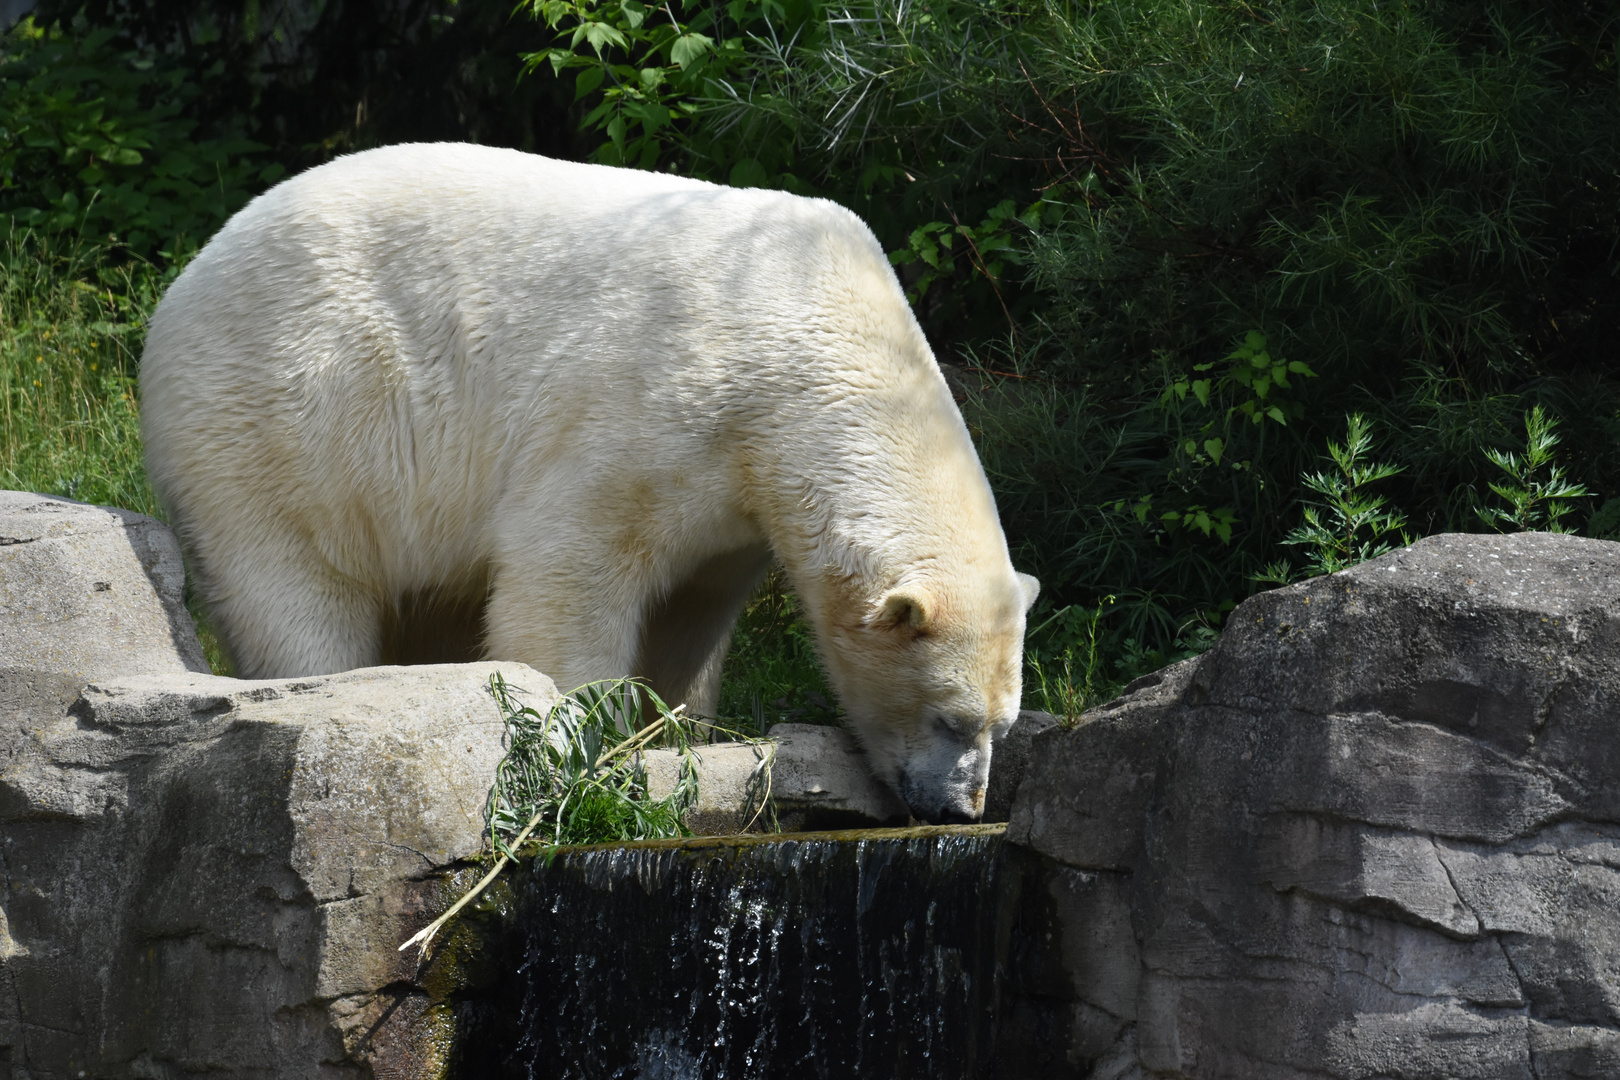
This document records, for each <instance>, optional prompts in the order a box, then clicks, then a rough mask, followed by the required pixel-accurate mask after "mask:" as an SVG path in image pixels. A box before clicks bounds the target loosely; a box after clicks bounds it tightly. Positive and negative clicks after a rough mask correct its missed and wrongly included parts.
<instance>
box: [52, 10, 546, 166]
mask: <svg viewBox="0 0 1620 1080" xmlns="http://www.w3.org/2000/svg"><path fill="white" fill-rule="evenodd" d="M76 17H77V18H82V20H83V21H84V23H85V25H88V26H90V27H94V28H105V29H111V30H113V31H115V32H116V34H117V35H118V38H117V39H118V40H119V41H120V42H122V43H124V44H125V45H127V46H129V47H139V48H140V49H142V50H145V51H149V52H151V53H154V54H156V55H161V56H164V57H167V58H170V59H171V60H172V62H173V63H175V64H176V65H178V66H181V67H184V68H186V69H187V70H189V71H193V72H217V74H216V75H215V76H214V77H213V79H212V83H213V88H212V91H211V94H210V99H209V101H208V102H207V103H206V106H207V107H206V108H205V110H204V112H203V115H204V116H205V118H207V119H210V120H215V121H226V120H238V119H239V120H242V121H245V122H246V124H247V128H246V130H247V133H248V134H249V135H250V136H251V137H252V138H254V139H256V140H258V141H259V142H262V143H264V144H266V145H268V146H269V147H271V149H272V152H273V153H274V155H275V157H276V159H277V160H279V161H281V162H282V163H283V164H284V165H286V166H287V167H288V168H289V169H291V170H293V171H296V170H298V169H301V168H305V167H307V166H309V165H314V164H319V163H320V162H322V161H325V160H327V159H329V158H331V157H333V156H334V155H336V154H338V153H344V152H347V151H351V150H357V149H365V148H367V147H371V146H380V145H384V144H387V143H398V142H413V141H439V140H466V141H470V142H479V143H486V144H490V145H496V146H515V147H519V148H521V149H525V150H535V151H538V152H541V153H546V154H551V155H553V156H560V157H574V156H577V148H576V136H575V130H574V129H575V127H576V125H577V116H571V115H570V113H569V101H570V100H571V92H570V90H569V88H567V87H564V86H562V85H560V84H558V83H557V82H556V81H555V80H551V79H545V80H533V79H530V80H520V78H519V76H520V74H521V72H522V70H523V63H522V59H521V55H522V54H523V53H525V52H529V51H532V50H535V49H540V48H543V47H544V46H545V45H546V43H547V42H548V41H549V39H550V34H549V33H548V32H547V31H545V29H544V28H543V27H540V26H538V25H536V24H535V23H534V22H533V20H531V19H527V18H523V17H516V18H515V17H514V16H513V4H512V3H511V2H510V0H377V2H372V0H299V2H297V3H293V2H288V0H43V2H42V3H41V5H40V7H39V9H38V10H37V12H36V20H37V21H38V22H39V23H40V24H41V25H45V24H47V23H50V22H53V21H57V20H61V21H63V22H68V21H71V20H73V19H74V18H76Z"/></svg>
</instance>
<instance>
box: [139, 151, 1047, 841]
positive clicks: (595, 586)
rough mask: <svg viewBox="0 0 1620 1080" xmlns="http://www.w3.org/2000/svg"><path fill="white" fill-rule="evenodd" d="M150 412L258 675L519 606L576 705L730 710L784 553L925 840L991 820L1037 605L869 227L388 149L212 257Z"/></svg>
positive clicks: (517, 644) (340, 664)
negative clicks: (985, 804) (746, 640)
mask: <svg viewBox="0 0 1620 1080" xmlns="http://www.w3.org/2000/svg"><path fill="white" fill-rule="evenodd" d="M141 394H142V409H143V423H144V430H145V435H146V446H147V460H148V464H149V468H150V471H151V475H152V480H153V483H154V484H155V485H156V487H157V489H158V491H159V493H160V495H161V497H162V498H163V500H164V503H165V505H166V506H167V507H168V508H169V510H170V512H171V514H172V516H173V519H174V521H175V522H176V525H177V527H178V529H179V531H180V534H181V537H182V540H183V541H184V543H185V544H186V547H187V550H188V552H189V554H190V556H191V560H192V568H193V571H194V573H195V575H196V578H197V580H198V582H199V585H200V587H201V589H202V592H203V596H204V598H205V600H206V601H207V603H208V606H209V609H210V611H211V614H212V616H213V619H214V621H215V625H216V626H217V628H218V629H219V631H220V632H221V635H222V637H223V639H224V641H225V643H226V645H227V648H228V650H229V652H230V654H231V655H232V657H233V658H234V660H235V662H236V664H237V666H238V670H239V672H240V673H241V674H242V675H243V676H248V677H255V678H265V677H278V676H293V675H313V674H322V673H327V672H333V671H341V670H346V669H349V668H355V667H362V666H366V665H369V664H374V663H377V662H379V660H380V659H382V648H383V646H382V635H383V630H382V627H383V624H384V622H385V619H386V617H387V616H388V614H389V613H390V612H391V611H393V610H394V607H395V605H396V604H398V603H399V601H400V598H401V597H404V596H407V595H411V594H431V593H433V592H434V591H435V590H438V591H441V592H445V593H454V592H456V591H457V590H462V591H466V590H478V589H482V588H484V587H485V584H484V583H485V582H486V581H487V588H488V608H487V614H486V623H485V626H486V636H485V638H484V649H485V652H486V653H487V655H488V656H490V657H492V658H499V659H511V660H521V661H526V662H527V663H529V664H531V665H533V666H534V667H536V668H538V669H540V670H542V671H544V672H546V673H547V674H548V675H550V676H551V677H552V678H553V679H555V680H556V682H557V683H558V684H559V685H562V686H573V685H577V684H580V683H583V682H586V681H588V680H592V679H601V678H606V677H610V676H618V675H623V674H626V673H630V672H636V671H638V670H640V672H641V673H643V674H646V673H648V671H649V670H651V671H653V672H655V674H656V676H657V677H656V678H655V683H656V682H659V681H661V682H662V683H663V685H662V686H661V689H663V690H665V691H667V692H669V693H671V694H673V695H675V696H676V698H677V699H684V700H687V701H689V702H690V703H691V704H692V705H693V707H694V708H699V709H703V708H710V707H712V706H713V704H714V701H713V694H714V692H715V688H716V687H717V685H718V682H717V680H718V674H719V660H720V658H721V657H722V656H723V655H724V652H725V647H726V641H727V640H728V638H729V634H730V629H731V623H732V622H733V621H734V620H735V617H736V614H737V609H738V607H739V606H740V604H741V603H742V601H743V599H744V598H745V597H746V594H747V592H748V590H749V589H750V588H751V587H752V585H753V583H754V581H755V580H757V577H758V575H759V573H760V571H761V570H762V569H763V568H764V566H765V565H766V552H767V551H769V552H771V553H774V555H775V556H776V557H777V558H778V559H780V560H781V562H782V563H783V565H784V566H785V567H786V570H787V572H788V574H789V576H790V578H791V580H792V581H793V583H794V585H795V587H796V588H797V590H798V591H799V593H800V594H801V596H802V597H803V600H804V602H805V606H806V609H807V611H808V613H809V616H810V619H811V622H812V623H813V625H814V626H815V629H816V631H817V634H818V639H819V642H820V645H821V649H822V652H823V656H824V659H825V661H826V664H827V667H828V671H829V673H830V676H831V678H832V681H833V684H834V686H835V688H836V690H837V691H838V693H839V695H840V698H841V699H842V701H843V703H844V705H845V707H846V709H847V710H848V711H849V713H850V716H851V718H852V719H853V721H854V723H855V726H856V729H857V731H858V732H859V733H860V734H861V736H862V738H863V740H864V742H865V745H866V746H867V748H868V751H869V753H870V755H871V758H872V761H873V764H874V768H875V770H876V771H877V773H878V774H879V775H880V776H882V777H883V778H885V779H886V780H888V781H889V782H890V783H891V784H894V785H895V786H896V787H897V788H898V789H899V790H900V791H901V793H902V794H903V795H905V796H906V798H907V800H908V801H909V802H910V803H911V805H912V806H913V808H914V810H915V811H916V812H917V813H918V814H919V816H923V817H928V818H930V819H937V818H939V817H942V816H943V817H975V816H977V812H978V804H979V802H980V801H981V800H982V797H983V787H984V782H985V777H986V774H987V770H988V767H989V755H990V749H989V747H990V741H989V740H990V736H991V734H992V733H994V732H995V731H997V730H999V729H1000V728H1002V727H1004V726H1005V725H1006V724H1008V723H1010V722H1011V721H1012V720H1013V719H1014V718H1015V717H1016V715H1017V709H1018V698H1019V688H1020V679H1019V674H1020V664H1021V641H1022V635H1023V618H1024V612H1025V610H1026V609H1027V605H1028V603H1029V602H1030V601H1032V600H1033V595H1032V593H1031V591H1030V587H1029V585H1027V584H1026V583H1021V582H1020V580H1019V577H1018V576H1016V575H1015V574H1014V572H1013V569H1012V566H1011V564H1010V563H1009V561H1008V557H1007V548H1006V542H1005V540H1004V539H1003V536H1002V533H1001V528H1000V525H999V523H998V521H997V518H996V512H995V506H994V503H993V501H992V498H991V494H990V489H989V486H988V485H987V484H986V482H985V478H984V474H983V471H982V469H981V468H980V466H979V462H978V459H977V457H976V455H975V454H974V451H973V447H972V445H971V443H970V441H969V439H968V434H967V431H966V429H965V428H964V426H963V423H962V420H961V417H960V415H959V414H958V412H957V410H956V408H955V405H954V403H953V402H952V401H951V397H950V394H949V392H948V390H947V388H946V385H945V382H944V380H943V379H942V378H941V376H940V373H939V370H938V367H937V366H936V365H935V363H934V360H933V358H932V356H931V355H930V353H929V350H928V347H927V344H926V343H925V341H924V339H923V335H922V333H921V331H920V330H919V328H918V326H917V324H916V321H915V320H914V319H913V318H912V316H911V313H910V310H909V308H908V307H907V305H906V302H905V299H904V296H903V295H902V293H901V291H900V287H899V285H898V283H897V282H896V280H895V278H894V275H893V273H892V271H891V270H890V268H889V265H888V262H887V260H886V259H885V258H884V255H883V252H882V250H881V249H880V247H879V245H878V244H877V242H876V240H875V238H874V237H873V236H872V234H871V232H870V230H868V229H867V228H866V227H865V225H864V224H862V222H861V221H860V220H859V219H857V218H856V217H855V215H853V214H851V213H849V212H848V211H846V210H844V209H842V208H840V207H838V206H835V205H833V204H832V203H828V202H824V201H820V200H811V199H803V198H798V197H795V196H791V195H786V194H782V193H779V192H771V191H758V190H749V191H744V190H733V189H729V188H724V187H718V186H714V185H710V184H705V183H700V182H697V181H693V180H687V179H681V178H676V177H671V176H664V175H657V174H652V173H646V172H637V171H631V170H621V169H609V168H604V167H600V166H591V165H577V164H570V163H565V162H559V161H551V160H547V159H545V158H541V157H536V156H533V155H527V154H521V153H518V152H515V151H509V150H496V149H489V148H483V147H475V146H460V145H449V144H438V145H414V146H396V147H390V148H386V149H381V150H373V151H369V152H366V153H361V154H355V155H353V156H351V157H346V158H342V159H340V160H338V161H335V162H333V163H331V164H329V165H325V166H322V167H320V168H317V169H313V170H311V171H309V172H307V173H304V174H302V175H300V176H298V177H296V178H294V179H292V180H289V181H287V182H285V183H283V184H281V185H279V186H278V187H276V188H274V189H273V190H271V191H270V192H268V193H266V194H265V195H262V196H260V197H259V198H257V199H255V200H254V201H253V202H252V203H251V204H250V205H249V206H248V207H247V208H246V209H244V210H243V211H242V212H241V213H239V214H237V215H236V216H235V217H234V218H232V219H231V221H230V222H229V223H227V224H226V226H225V227H224V228H223V229H222V230H221V231H220V233H219V234H218V236H216V237H215V238H214V239H213V241H211V242H210V243H209V244H208V246H207V247H206V248H205V249H204V250H203V251H202V253H201V254H200V255H198V257H197V259H196V260H195V261H194V262H193V263H192V264H191V266H190V267H188V268H187V270H186V272H185V273H184V274H182V275H181V276H180V278H179V279H178V280H177V281H176V282H175V283H174V285H173V286H172V287H171V288H170V290H169V293H168V295H167V296H166V297H165V298H164V300H163V303H162V305H161V306H160V307H159V309H158V311H157V313H156V314H155V315H154V316H153V319H152V325H151V332H150V334H149V336H148V339H147V344H146V353H145V357H144V359H143V361H142V365H141ZM666 598H667V599H668V600H669V603H663V602H664V601H665V600H666ZM660 604H663V607H662V608H661V607H660ZM660 611H662V612H663V614H662V615H660V614H658V613H659V612H660Z"/></svg>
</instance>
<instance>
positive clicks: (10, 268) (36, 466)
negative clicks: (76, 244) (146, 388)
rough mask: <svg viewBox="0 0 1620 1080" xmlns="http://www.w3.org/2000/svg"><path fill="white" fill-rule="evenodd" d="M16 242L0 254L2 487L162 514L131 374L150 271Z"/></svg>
mask: <svg viewBox="0 0 1620 1080" xmlns="http://www.w3.org/2000/svg"><path fill="white" fill-rule="evenodd" d="M103 254H104V253H102V252H100V251H97V250H95V249H84V248H79V249H66V250H61V249H53V248H48V247H45V246H43V245H41V244H40V243H38V242H37V241H35V240H33V239H32V238H30V237H28V236H26V235H20V234H16V233H13V234H12V235H10V236H9V237H7V238H6V240H5V244H4V248H3V250H0V486H4V487H7V488H12V489H15V490H21V491H37V492H42V493H44V494H48V495H62V496H65V497H67V498H70V499H78V500H80V501H81V502H91V503H100V504H104V505H109V506H121V507H124V508H126V509H129V510H137V511H139V512H141V513H143V514H153V515H160V513H161V512H160V510H159V508H158V505H157V500H156V499H155V498H154V497H153V495H152V489H151V487H150V485H148V483H147V481H146V469H145V467H144V466H143V465H142V463H141V439H140V413H139V409H138V407H137V404H136V397H135V372H136V361H137V357H138V350H139V343H140V338H141V334H142V333H143V332H144V330H145V322H146V318H147V316H148V315H149V314H150V312H151V310H152V308H153V307H154V306H155V305H156V302H157V298H158V296H159V295H160V292H161V288H162V284H163V282H162V278H161V276H160V275H159V274H158V273H157V272H156V271H154V270H153V269H152V268H151V267H149V266H146V265H145V264H141V263H134V264H129V265H125V266H122V267H112V266H110V265H109V264H107V263H106V262H98V256H101V255H103Z"/></svg>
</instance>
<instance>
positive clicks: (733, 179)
mask: <svg viewBox="0 0 1620 1080" xmlns="http://www.w3.org/2000/svg"><path fill="white" fill-rule="evenodd" d="M769 180H770V177H769V176H768V175H767V174H766V172H765V166H763V165H761V164H760V163H759V162H758V161H757V160H756V159H754V158H744V159H743V160H741V161H739V162H737V164H735V165H733V166H732V167H731V176H730V177H729V178H728V180H727V183H729V184H730V185H731V186H732V187H764V186H765V185H766V183H767V182H768V181H769Z"/></svg>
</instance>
